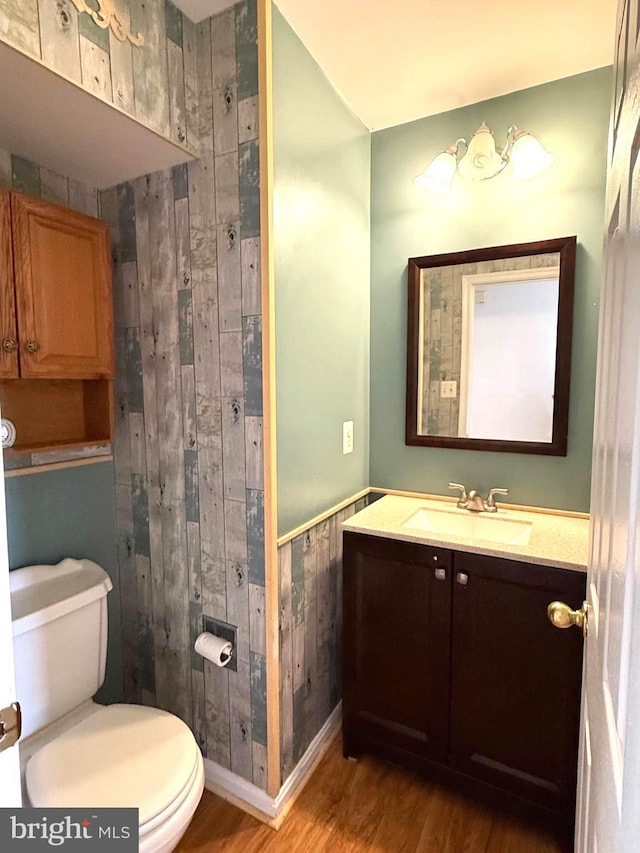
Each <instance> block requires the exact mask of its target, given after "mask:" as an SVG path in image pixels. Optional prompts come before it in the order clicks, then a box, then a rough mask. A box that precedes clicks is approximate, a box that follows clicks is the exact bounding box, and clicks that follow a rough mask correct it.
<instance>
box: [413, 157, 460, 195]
mask: <svg viewBox="0 0 640 853" xmlns="http://www.w3.org/2000/svg"><path fill="white" fill-rule="evenodd" d="M456 150H457V149H455V146H451V147H449V148H447V150H446V151H441V152H440V154H438V155H437V157H434V158H433V160H432V161H431V163H430V165H429V166H427V168H426V169H425V170H424V172H423V173H422V174H421V175H418V176H417V177H416V178H414V179H413V182H414V184H415V185H416V186H417V187H420V189H423V190H434V191H435V192H447V190H448V189H449V188H450V187H451V181H452V180H453V176H454V175H455V173H456V155H455V151H456Z"/></svg>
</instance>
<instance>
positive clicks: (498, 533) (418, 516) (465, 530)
mask: <svg viewBox="0 0 640 853" xmlns="http://www.w3.org/2000/svg"><path fill="white" fill-rule="evenodd" d="M402 526H403V527H406V528H411V529H413V530H422V531H425V532H427V533H442V534H450V535H452V536H458V537H462V538H464V537H467V538H469V539H484V541H485V542H499V543H502V544H503V545H526V544H527V543H528V542H529V537H530V535H531V529H532V527H533V524H532V523H531V522H530V521H516V520H515V519H512V518H500V517H499V516H495V515H491V514H481V515H480V514H476V513H472V512H469V511H468V510H464V509H460V510H457V511H451V510H445V509H430V508H427V507H420V509H419V510H417V512H414V513H413V515H411V516H410V517H409V518H408V519H407V520H406V521H405V522H403V524H402Z"/></svg>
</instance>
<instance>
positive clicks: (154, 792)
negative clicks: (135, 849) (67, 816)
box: [26, 704, 202, 839]
mask: <svg viewBox="0 0 640 853" xmlns="http://www.w3.org/2000/svg"><path fill="white" fill-rule="evenodd" d="M194 785H202V756H201V754H200V750H199V749H198V745H197V744H196V741H195V738H194V737H193V734H192V733H191V730H190V729H189V728H188V726H187V725H186V724H185V723H183V722H182V720H180V719H179V718H178V717H175V716H174V715H173V714H169V713H167V712H166V711H161V710H159V709H157V708H148V707H146V706H143V705H120V704H118V705H108V706H106V707H104V708H102V709H101V710H99V711H97V712H96V713H95V714H92V715H91V716H90V717H88V718H87V719H85V720H83V721H82V722H80V723H78V724H77V725H75V726H73V727H72V728H70V729H68V730H67V731H65V732H64V733H63V734H61V735H60V736H59V737H57V738H55V739H54V740H52V741H51V742H50V743H48V744H47V745H46V746H44V747H42V749H40V750H38V752H36V753H35V754H34V755H33V756H32V757H31V758H30V760H29V761H28V763H27V768H26V786H27V792H28V795H29V799H30V801H31V804H32V805H33V806H37V807H56V806H57V807H62V808H75V807H79V808H86V807H91V806H93V807H116V806H121V807H127V806H128V807H134V808H138V809H139V825H140V838H141V839H142V837H143V836H144V835H147V834H149V833H152V832H154V830H155V829H157V828H158V827H159V826H160V825H161V824H163V823H164V822H165V821H167V820H169V819H170V817H171V815H172V814H173V813H174V812H176V811H178V810H180V807H181V805H182V804H183V803H184V802H185V801H186V800H187V799H188V798H189V796H190V794H191V793H192V792H193V793H195V792H194V790H193V789H194ZM200 793H201V791H200ZM198 799H199V795H198Z"/></svg>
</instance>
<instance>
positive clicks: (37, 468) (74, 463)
mask: <svg viewBox="0 0 640 853" xmlns="http://www.w3.org/2000/svg"><path fill="white" fill-rule="evenodd" d="M99 462H113V454H112V453H109V454H107V455H106V456H92V457H90V458H88V459H70V460H69V461H68V462H47V463H45V464H44V465H31V466H30V467H29V468H12V469H11V470H10V471H5V472H4V477H5V480H8V479H9V478H10V477H23V476H24V475H26V474H43V473H44V472H45V471H59V470H61V469H62V468H80V467H81V466H83V465H97V464H98V463H99Z"/></svg>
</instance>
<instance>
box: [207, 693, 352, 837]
mask: <svg viewBox="0 0 640 853" xmlns="http://www.w3.org/2000/svg"><path fill="white" fill-rule="evenodd" d="M341 717H342V702H340V703H338V705H336V707H335V708H334V709H333V711H332V712H331V714H330V715H329V717H328V718H327V720H326V722H325V724H324V725H323V726H322V728H321V729H320V731H319V732H318V734H317V735H316V736H315V737H314V739H313V740H312V741H311V743H310V744H309V747H308V749H307V751H306V752H305V754H304V755H303V756H302V758H301V759H300V761H299V762H298V763H297V765H296V766H295V768H294V770H293V772H292V773H291V775H290V776H289V777H288V778H287V780H286V781H285V783H284V785H283V786H282V787H281V788H280V791H279V792H278V795H277V796H276V797H275V798H274V797H270V796H269V795H268V794H267V793H266V791H263V790H262V788H258V786H257V785H254V784H253V783H252V782H247V780H246V779H243V778H242V777H241V776H238V775H237V774H236V773H232V772H231V771H230V770H226V769H225V768H224V767H221V766H220V765H219V764H216V763H215V762H213V761H210V760H209V759H208V758H205V760H204V773H205V787H206V788H207V790H209V791H212V792H213V793H214V794H217V795H218V796H220V797H222V798H223V799H225V800H228V802H230V803H232V804H233V805H234V806H238V808H241V809H243V810H244V811H246V812H248V813H249V814H250V815H253V816H254V817H256V818H258V820H261V821H263V822H264V823H267V824H269V826H272V827H273V828H274V829H277V828H278V826H280V824H281V823H282V821H283V820H284V818H285V815H286V813H287V812H288V811H289V809H290V808H291V806H292V805H293V803H294V802H295V800H296V798H297V797H298V795H299V794H300V793H301V791H302V789H303V788H304V786H305V785H306V784H307V782H308V781H309V778H310V776H311V774H312V773H313V771H314V770H315V768H316V767H317V765H318V763H319V761H320V759H321V758H322V756H323V755H324V754H325V752H326V751H327V749H328V748H329V745H330V743H331V741H332V740H333V738H334V736H335V735H336V734H337V732H338V730H339V728H340V721H341Z"/></svg>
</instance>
